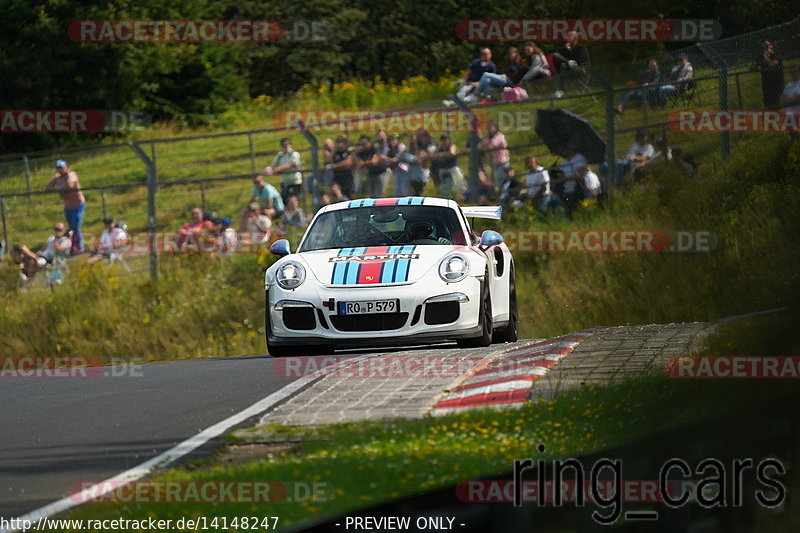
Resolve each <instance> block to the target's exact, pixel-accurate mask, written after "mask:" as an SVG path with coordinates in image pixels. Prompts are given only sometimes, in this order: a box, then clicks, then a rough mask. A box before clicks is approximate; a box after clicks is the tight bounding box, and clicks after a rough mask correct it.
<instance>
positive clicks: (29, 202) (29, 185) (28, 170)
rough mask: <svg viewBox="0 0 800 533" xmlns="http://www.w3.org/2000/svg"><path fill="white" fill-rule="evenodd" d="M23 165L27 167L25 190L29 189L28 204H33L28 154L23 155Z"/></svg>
mask: <svg viewBox="0 0 800 533" xmlns="http://www.w3.org/2000/svg"><path fill="white" fill-rule="evenodd" d="M22 166H23V168H24V169H25V190H27V191H28V205H31V203H32V202H31V167H30V164H29V163H28V156H27V155H23V156H22Z"/></svg>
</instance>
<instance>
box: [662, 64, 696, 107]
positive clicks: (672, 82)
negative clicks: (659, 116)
mask: <svg viewBox="0 0 800 533" xmlns="http://www.w3.org/2000/svg"><path fill="white" fill-rule="evenodd" d="M693 78H694V68H692V64H691V63H690V62H689V56H687V55H686V54H685V53H683V52H681V53H680V54H678V58H677V61H676V64H675V66H674V67H672V70H671V71H670V73H669V78H667V81H669V83H668V84H667V85H662V86H661V87H659V88H658V93H657V94H658V96H657V103H658V105H660V106H664V105H665V104H666V103H667V100H669V99H670V98H672V97H673V96H677V95H679V94H681V93H682V92H685V91H686V90H687V89H688V88H689V84H690V83H691V82H692V79H693Z"/></svg>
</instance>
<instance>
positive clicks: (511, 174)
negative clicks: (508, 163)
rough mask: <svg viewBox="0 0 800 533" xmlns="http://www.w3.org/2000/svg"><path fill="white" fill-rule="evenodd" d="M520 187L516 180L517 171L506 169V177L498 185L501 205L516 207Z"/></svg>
mask: <svg viewBox="0 0 800 533" xmlns="http://www.w3.org/2000/svg"><path fill="white" fill-rule="evenodd" d="M521 191H522V185H521V184H520V182H519V180H518V179H517V171H516V170H514V169H513V168H511V167H508V168H507V169H506V176H505V178H503V183H502V185H500V194H499V195H498V196H499V200H500V203H501V204H502V205H512V204H514V205H518V203H519V202H518V199H519V196H520V193H521Z"/></svg>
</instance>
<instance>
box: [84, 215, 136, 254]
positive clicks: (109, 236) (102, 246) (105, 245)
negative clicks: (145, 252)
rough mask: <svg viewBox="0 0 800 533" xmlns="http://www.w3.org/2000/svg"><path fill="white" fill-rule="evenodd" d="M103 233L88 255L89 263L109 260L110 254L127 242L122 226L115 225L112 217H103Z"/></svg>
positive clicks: (116, 251)
mask: <svg viewBox="0 0 800 533" xmlns="http://www.w3.org/2000/svg"><path fill="white" fill-rule="evenodd" d="M103 226H104V228H103V233H101V234H100V240H99V241H98V243H97V248H95V251H94V254H92V255H91V256H89V259H87V261H88V262H89V263H96V262H97V261H100V260H102V259H107V260H110V259H111V256H112V254H118V253H119V251H120V249H121V248H122V247H123V246H125V245H126V244H127V243H128V234H127V233H125V230H124V229H123V228H120V227H117V224H116V221H115V220H114V218H113V217H105V218H104V219H103Z"/></svg>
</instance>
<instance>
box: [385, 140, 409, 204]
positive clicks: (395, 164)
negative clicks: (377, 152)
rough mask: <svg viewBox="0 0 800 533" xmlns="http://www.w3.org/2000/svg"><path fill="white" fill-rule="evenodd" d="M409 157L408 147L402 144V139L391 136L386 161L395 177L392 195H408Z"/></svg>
mask: <svg viewBox="0 0 800 533" xmlns="http://www.w3.org/2000/svg"><path fill="white" fill-rule="evenodd" d="M408 155H409V154H408V152H407V148H406V145H405V144H403V143H401V142H400V138H399V137H398V136H397V135H390V136H389V147H388V150H387V151H386V159H387V161H388V162H389V168H390V169H391V171H392V174H393V175H394V191H393V193H392V194H394V196H397V197H400V196H407V195H408V170H409V159H408Z"/></svg>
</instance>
